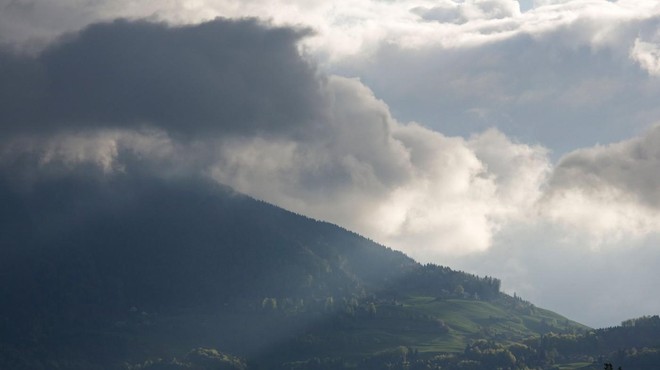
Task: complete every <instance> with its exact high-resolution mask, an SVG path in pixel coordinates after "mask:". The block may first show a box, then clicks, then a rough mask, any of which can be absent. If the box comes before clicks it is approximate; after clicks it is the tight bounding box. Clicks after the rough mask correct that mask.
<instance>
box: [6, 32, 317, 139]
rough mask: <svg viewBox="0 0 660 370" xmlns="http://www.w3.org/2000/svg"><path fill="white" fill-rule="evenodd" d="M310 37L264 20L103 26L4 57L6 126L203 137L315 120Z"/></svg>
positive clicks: (24, 129)
mask: <svg viewBox="0 0 660 370" xmlns="http://www.w3.org/2000/svg"><path fill="white" fill-rule="evenodd" d="M303 35H304V31H298V30H293V29H284V28H279V29H270V30H269V31H268V32H266V31H265V30H264V28H263V27H262V26H261V25H259V24H258V23H257V22H256V21H254V20H251V21H241V22H235V21H228V20H226V21H216V22H209V23H205V24H203V25H200V26H195V27H169V26H166V25H165V24H156V23H147V22H127V21H115V22H113V23H109V24H99V25H94V26H91V27H89V28H87V29H85V30H84V31H83V32H81V33H79V34H76V35H72V36H70V37H67V38H65V39H62V40H60V41H59V42H57V43H55V44H53V45H52V46H50V47H49V48H47V49H46V50H44V51H43V52H41V53H40V54H38V55H37V56H35V57H31V56H25V55H21V56H16V55H12V54H8V53H5V54H4V55H2V56H0V61H1V62H2V64H3V69H2V71H0V86H1V87H0V96H2V97H3V98H4V99H3V100H4V101H5V104H3V105H2V107H1V108H0V115H2V117H3V121H2V126H1V128H2V129H3V131H5V132H7V131H22V132H27V131H32V132H43V131H48V130H50V129H52V128H56V129H62V128H64V127H66V128H69V129H72V130H74V129H80V128H90V127H115V128H128V127H136V126H139V125H145V126H156V127H159V128H162V129H165V130H167V131H169V132H171V133H173V134H180V135H184V136H195V135H203V134H205V133H207V132H210V131H213V132H216V133H225V134H253V133H257V132H263V133H275V132H281V131H285V130H286V129H287V128H289V129H292V128H293V127H294V126H296V127H297V126H300V125H304V124H312V123H313V122H311V120H312V118H313V116H314V114H315V113H314V110H315V109H318V108H317V107H316V106H315V104H316V102H317V101H318V98H315V95H316V94H317V91H316V90H317V89H318V86H317V85H318V83H317V80H316V79H315V77H314V74H315V71H314V69H313V68H312V66H311V65H310V64H309V63H307V62H306V61H305V60H303V59H301V58H300V57H299V55H298V51H297V49H296V42H297V41H298V40H299V39H300V38H301V37H302V36H303Z"/></svg>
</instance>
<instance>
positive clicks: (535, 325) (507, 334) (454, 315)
mask: <svg viewBox="0 0 660 370" xmlns="http://www.w3.org/2000/svg"><path fill="white" fill-rule="evenodd" d="M440 320H441V322H443V323H444V325H445V327H444V329H443V325H442V324H441V323H440ZM544 323H545V324H544ZM582 329H587V327H585V326H583V325H580V324H578V323H575V322H573V321H570V320H567V319H566V318H565V317H563V316H561V315H558V314H556V313H553V312H551V311H548V310H543V309H539V308H536V309H535V310H534V313H533V314H525V313H522V312H518V311H515V310H513V309H510V308H508V307H506V306H505V305H503V304H501V303H498V302H492V303H491V302H485V301H478V300H468V299H447V300H438V299H436V298H434V297H424V296H414V297H409V298H406V299H404V300H402V301H400V302H396V303H392V302H388V303H384V302H381V303H380V304H378V305H377V314H376V316H375V317H373V318H363V319H359V320H348V321H346V320H344V321H342V322H339V323H337V322H333V323H332V324H330V325H327V326H325V327H323V329H321V330H316V331H315V336H316V338H317V343H316V345H315V346H314V347H315V348H314V349H312V348H308V349H311V351H310V352H308V355H309V356H310V357H311V356H318V357H321V358H322V357H326V356H330V357H335V356H336V357H341V358H344V359H352V360H359V359H362V358H366V357H369V356H373V355H377V354H379V353H384V352H387V351H395V350H396V349H397V348H399V347H400V346H405V347H412V348H414V349H417V350H418V351H419V352H420V353H421V354H423V355H425V356H432V355H435V354H439V353H447V352H462V351H463V350H464V349H465V346H466V345H467V344H468V343H470V341H473V340H478V339H491V340H495V341H497V342H502V343H511V342H516V341H520V340H522V339H524V338H528V337H530V336H539V335H540V334H542V333H545V332H549V331H554V332H567V331H572V330H582Z"/></svg>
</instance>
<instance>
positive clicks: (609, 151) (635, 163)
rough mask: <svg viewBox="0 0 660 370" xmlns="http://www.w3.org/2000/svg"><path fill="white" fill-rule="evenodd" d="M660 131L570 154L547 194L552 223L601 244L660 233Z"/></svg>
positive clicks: (544, 205) (545, 209) (545, 207)
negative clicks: (658, 172)
mask: <svg viewBox="0 0 660 370" xmlns="http://www.w3.org/2000/svg"><path fill="white" fill-rule="evenodd" d="M659 144H660V128H659V127H658V126H655V127H654V128H652V129H650V130H649V131H648V132H646V133H645V134H643V135H641V136H640V137H637V138H634V139H629V140H625V141H621V142H618V143H614V144H610V145H605V146H596V147H592V148H585V149H580V150H577V151H574V152H572V153H569V154H567V155H566V156H564V157H563V158H562V159H561V161H560V162H559V163H558V165H557V167H556V168H555V170H554V172H553V174H552V177H551V179H550V182H549V189H548V191H547V192H546V194H545V195H544V198H545V199H544V200H543V202H542V210H543V212H544V213H545V214H546V215H547V217H548V218H549V219H550V220H553V221H555V222H559V223H561V224H564V225H566V226H568V227H569V229H573V230H574V231H579V232H580V233H584V232H586V233H589V234H591V235H592V236H593V237H595V240H594V241H595V243H592V244H595V245H599V244H602V243H611V242H618V241H622V240H623V239H624V238H630V237H637V238H639V237H645V236H647V235H649V234H652V233H657V232H660V190H659V189H660V179H658V177H657V176H656V175H657V171H658V168H660V151H658V149H657V148H658V145H659Z"/></svg>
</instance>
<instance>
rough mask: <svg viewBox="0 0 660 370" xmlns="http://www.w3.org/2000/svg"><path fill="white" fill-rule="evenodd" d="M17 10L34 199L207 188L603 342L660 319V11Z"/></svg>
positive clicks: (185, 6) (494, 4) (632, 5)
mask: <svg viewBox="0 0 660 370" xmlns="http://www.w3.org/2000/svg"><path fill="white" fill-rule="evenodd" d="M74 3H75V4H74ZM0 4H1V5H0V7H1V9H0V10H1V11H0V35H2V36H1V37H2V41H3V42H4V46H3V47H2V49H1V50H0V98H2V100H3V105H1V106H0V127H1V128H0V129H1V130H2V133H3V135H2V138H1V139H0V141H1V143H0V166H1V167H2V169H3V173H4V176H11V177H13V178H14V179H15V180H16V181H17V183H18V184H22V185H21V186H29V183H30V181H32V180H34V179H35V178H38V177H40V176H52V175H53V174H54V173H61V172H70V171H75V170H76V169H77V168H81V167H85V166H92V167H96V168H98V169H99V170H100V171H101V172H102V173H104V174H105V176H113V174H114V173H118V172H122V173H131V172H134V171H135V172H151V173H153V174H155V175H157V176H164V177H167V176H186V175H190V174H204V175H205V176H210V177H212V178H214V179H216V180H217V181H219V182H222V183H224V184H227V185H230V186H232V187H234V188H235V189H237V190H239V191H242V192H245V193H247V194H250V195H252V196H255V197H257V198H260V199H264V200H266V201H269V202H272V203H274V204H277V205H280V206H282V207H285V208H287V209H290V210H293V211H296V212H299V213H302V214H305V215H308V216H311V217H315V218H319V219H324V220H328V221H331V222H334V223H337V224H339V225H342V226H345V227H347V228H349V229H352V230H355V231H357V232H359V233H362V234H364V235H366V236H368V237H370V238H373V239H375V240H377V241H379V242H382V243H384V244H386V245H389V246H392V247H395V248H398V249H401V250H403V251H405V252H407V253H408V254H410V255H411V256H413V257H415V258H417V259H419V260H421V261H432V262H436V263H443V264H450V265H451V266H453V267H459V268H465V269H468V270H470V271H472V272H476V273H480V274H485V273H488V274H493V275H496V276H501V277H502V278H503V279H504V288H505V289H506V290H509V291H513V290H516V291H518V292H519V293H522V294H523V296H526V297H529V298H530V299H532V300H533V301H534V302H535V303H537V304H539V305H542V306H543V305H545V306H548V307H550V308H554V309H556V310H558V311H559V312H561V313H563V314H566V315H568V316H570V317H571V318H575V319H577V320H581V321H583V322H585V323H587V324H592V325H610V324H616V323H617V322H618V321H621V320H623V319H626V318H629V317H633V316H638V315H642V314H651V313H657V312H658V311H660V300H658V299H655V298H653V297H652V296H653V293H652V292H649V291H648V290H647V289H651V288H652V287H649V285H648V282H649V281H658V278H660V272H657V271H656V269H655V265H656V264H657V262H658V261H659V260H660V253H659V250H658V248H655V247H654V241H656V240H657V235H658V232H659V231H660V192H659V190H658V189H660V177H658V175H657V174H658V173H659V172H658V169H660V151H659V150H658V149H657V148H658V147H659V144H660V128H658V126H656V124H657V123H658V122H660V108H658V106H657V101H658V98H659V92H660V91H659V89H660V32H659V31H658V29H659V28H658V25H660V6H659V5H657V2H655V1H618V2H607V1H597V0H591V1H587V0H584V1H535V2H534V3H532V2H525V3H524V4H519V3H518V2H516V1H511V0H474V1H464V2H455V1H450V0H444V1H399V2H376V1H369V0H361V1H357V2H351V3H350V4H346V5H344V4H343V3H342V2H333V3H332V4H330V3H328V4H307V3H306V2H303V1H300V2H295V1H286V2H282V3H281V4H279V3H278V2H273V1H258V0H256V1H248V2H233V1H229V0H227V1H215V2H212V1H198V2H185V1H169V2H164V3H162V4H158V5H157V6H156V5H153V3H151V2H133V1H132V2H130V3H129V2H123V1H113V2H103V1H93V2H91V1H90V2H84V1H83V2H80V1H75V2H74V1H61V2H57V4H53V3H51V2H46V1H20V0H19V1H8V2H7V1H5V2H0ZM73 5H75V6H73ZM520 5H523V6H522V7H521V6H520ZM521 8H522V9H523V10H525V11H521ZM218 15H222V16H226V17H241V16H246V15H249V16H255V17H261V18H262V20H261V21H259V20H256V19H249V20H229V19H227V18H224V19H217V20H214V21H211V22H207V23H202V24H199V22H202V21H206V20H209V19H212V18H214V17H215V16H218ZM117 16H122V17H128V18H131V19H133V20H132V21H130V20H120V21H111V20H112V19H114V18H116V17H117ZM144 17H148V18H149V20H140V19H142V18H144ZM263 19H268V21H264V20H263ZM97 21H106V22H107V23H102V24H94V25H91V26H89V27H87V25H88V24H92V23H94V22H97ZM264 22H267V23H268V24H267V23H264ZM25 24H30V25H31V26H30V27H26V26H25ZM84 27H86V28H84ZM81 29H82V30H81ZM62 32H69V33H67V34H66V35H65V36H63V37H62V36H61V33H62ZM624 255H625V256H627V261H631V262H630V263H629V265H623V266H622V265H621V264H620V263H619V261H621V259H622V256H624ZM548 261H554V263H552V264H548ZM632 261H634V263H633V262H632ZM615 263H618V264H617V265H616V266H618V267H621V268H620V269H614V268H612V269H610V267H612V266H615V265H614V264H615ZM549 266H553V268H552V269H550V268H549ZM612 270H615V271H616V273H614V271H612ZM633 270H634V272H633ZM608 273H609V275H608ZM614 276H616V278H614ZM576 282H577V283H576ZM631 287H634V288H631ZM610 296H615V297H617V298H618V302H627V303H618V304H611V305H608V304H602V303H603V302H605V301H606V299H605V298H603V297H610Z"/></svg>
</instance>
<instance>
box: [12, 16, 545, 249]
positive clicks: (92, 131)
mask: <svg viewBox="0 0 660 370" xmlns="http://www.w3.org/2000/svg"><path fill="white" fill-rule="evenodd" d="M301 37H302V34H301V32H300V31H296V30H289V29H283V28H273V27H268V26H264V25H263V24H260V23H258V22H256V21H254V20H245V21H230V20H224V19H218V20H215V21H213V22H210V23H205V24H201V25H198V26H181V27H172V26H166V25H164V24H160V23H147V22H144V21H138V22H128V21H115V22H112V23H106V24H100V25H92V26H90V27H88V28H86V29H84V30H83V31H81V32H80V33H79V34H75V35H70V36H68V37H66V38H65V39H62V40H59V41H57V42H56V43H54V44H52V45H51V46H49V47H48V48H46V49H44V51H42V52H41V53H38V54H36V55H25V54H12V53H10V52H5V54H4V55H5V60H7V61H8V62H7V63H5V64H3V65H4V66H5V68H3V69H2V70H0V76H1V78H2V79H3V80H4V81H6V82H8V83H6V84H2V86H3V90H2V91H3V94H4V96H6V97H7V99H8V101H10V102H11V104H8V105H5V106H4V108H1V109H0V115H2V117H3V120H2V122H3V123H4V126H3V130H4V132H6V133H7V134H8V136H7V137H6V138H5V140H4V146H3V147H4V150H3V152H2V153H3V155H2V160H3V161H4V163H10V164H12V163H17V161H18V162H21V160H22V161H23V162H25V158H28V159H29V160H27V162H28V163H32V166H33V167H34V168H36V170H34V171H36V172H38V171H44V170H48V171H55V170H61V171H69V170H71V169H72V168H75V167H76V166H90V165H91V166H98V167H99V168H100V169H101V170H102V172H104V173H107V174H109V175H111V174H112V173H116V172H122V173H130V172H131V171H147V172H154V173H166V174H170V175H171V174H176V173H179V174H185V173H193V172H197V173H206V174H208V175H209V176H211V177H213V178H214V179H216V180H217V181H219V182H222V183H224V184H227V185H230V186H232V187H234V188H235V189H237V190H238V191H241V192H245V193H247V194H250V195H252V196H255V197H258V198H261V199H264V200H266V201H269V202H272V203H274V204H277V205H280V206H283V207H285V208H288V209H290V210H293V211H296V212H299V213H303V214H306V215H309V216H312V217H316V218H319V219H324V220H329V221H332V222H335V223H338V224H340V225H342V226H345V227H348V228H350V229H353V230H356V231H358V232H361V233H363V234H365V235H368V236H370V237H372V238H374V239H376V240H378V241H381V242H384V243H388V244H391V245H393V246H396V247H399V248H401V249H404V250H407V251H409V252H410V253H412V254H413V255H417V256H423V255H426V256H427V257H426V258H429V257H428V256H430V255H433V254H434V253H440V254H442V253H469V252H471V251H477V250H484V249H486V248H488V247H489V245H490V243H491V239H492V237H493V234H494V233H495V232H496V230H497V229H498V228H499V227H500V225H501V224H502V223H505V222H507V221H508V220H510V219H511V218H515V217H520V215H521V213H522V209H525V208H529V207H530V206H531V204H532V203H533V202H534V201H535V199H536V197H537V196H538V194H537V193H538V190H537V189H538V186H539V184H538V183H539V182H541V181H543V179H544V176H545V171H546V169H547V167H548V166H549V165H548V163H547V158H546V156H547V155H546V154H547V153H546V151H545V149H543V148H541V147H532V146H527V145H524V144H520V143H515V142H513V141H511V140H510V139H508V138H507V137H506V136H504V135H503V134H501V133H500V132H498V131H497V130H494V129H493V130H490V131H487V132H485V133H483V134H480V135H475V136H474V137H473V138H471V139H470V140H466V139H463V138H459V137H454V138H452V137H447V136H445V135H443V134H441V133H438V132H434V131H431V130H429V129H428V128H425V127H423V126H421V125H419V124H416V123H406V124H404V123H401V122H399V121H397V120H396V119H395V118H393V117H392V115H391V114H390V112H389V108H388V106H387V105H386V104H385V103H384V102H383V101H381V100H379V99H377V98H376V97H375V96H374V94H373V92H372V91H371V90H370V89H369V88H367V87H366V86H365V85H364V84H362V83H361V82H360V81H359V80H357V79H350V78H345V77H339V76H333V75H323V74H321V73H318V72H317V71H316V70H315V68H314V66H313V64H311V63H310V62H308V61H307V60H306V59H304V58H303V57H301V56H300V54H298V50H297V48H296V45H297V44H298V43H299V42H300V38H301ZM17 76H18V77H17ZM12 91H20V92H21V93H20V94H12ZM21 158H22V159H21ZM23 162H21V163H23ZM26 176H27V175H26ZM511 176H514V177H516V176H524V177H525V178H526V180H525V181H523V182H514V181H511V179H510V177H511ZM413 245H414V247H411V246H413Z"/></svg>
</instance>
